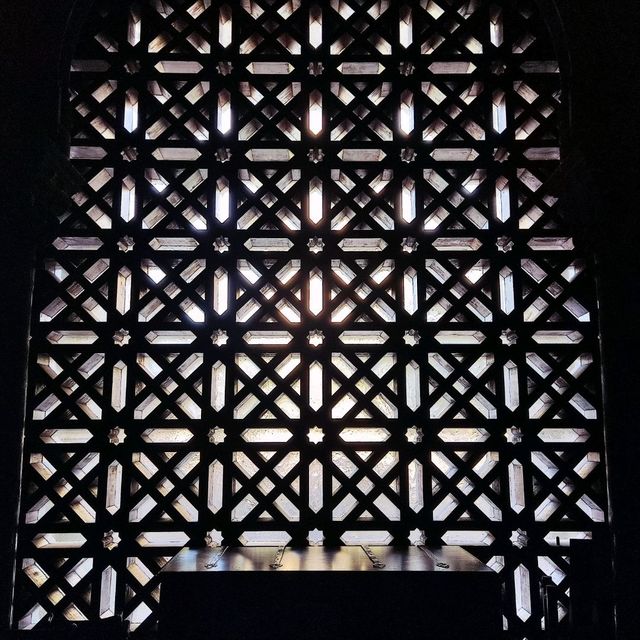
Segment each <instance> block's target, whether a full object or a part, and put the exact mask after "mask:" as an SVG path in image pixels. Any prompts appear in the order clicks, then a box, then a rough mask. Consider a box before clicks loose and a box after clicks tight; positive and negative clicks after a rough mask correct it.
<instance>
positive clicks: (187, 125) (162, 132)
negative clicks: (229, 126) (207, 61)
mask: <svg viewBox="0 0 640 640" xmlns="http://www.w3.org/2000/svg"><path fill="white" fill-rule="evenodd" d="M209 91H210V83H209V81H206V80H205V81H201V80H199V79H194V80H190V81H188V82H185V81H183V80H180V81H176V80H171V79H168V78H165V77H162V76H159V77H158V78H157V79H155V80H149V81H148V82H147V85H146V90H145V96H146V108H145V111H144V114H145V117H144V121H143V122H142V123H141V126H143V127H144V129H145V137H146V139H147V140H153V141H154V142H155V143H156V144H161V143H164V142H170V141H176V140H182V141H189V142H191V144H194V143H197V142H199V141H203V140H208V139H209V128H210V112H209V108H210V105H209V102H210V100H211V95H210V93H209ZM140 93H141V91H140Z"/></svg>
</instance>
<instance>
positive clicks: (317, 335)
mask: <svg viewBox="0 0 640 640" xmlns="http://www.w3.org/2000/svg"><path fill="white" fill-rule="evenodd" d="M307 340H308V341H309V344H310V345H312V346H314V347H317V346H318V345H320V344H322V343H323V342H324V333H322V331H320V329H312V330H311V331H309V333H308V334H307Z"/></svg>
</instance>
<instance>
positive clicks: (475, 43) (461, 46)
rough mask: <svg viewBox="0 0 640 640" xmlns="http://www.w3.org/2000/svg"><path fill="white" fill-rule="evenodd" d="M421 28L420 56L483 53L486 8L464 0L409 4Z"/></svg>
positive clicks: (440, 0) (419, 39)
mask: <svg viewBox="0 0 640 640" xmlns="http://www.w3.org/2000/svg"><path fill="white" fill-rule="evenodd" d="M409 4H411V6H412V10H413V11H415V12H416V18H417V22H418V24H419V25H421V28H420V30H419V33H418V37H417V40H418V42H420V43H421V49H420V51H421V53H423V54H429V53H436V54H437V55H439V56H443V57H444V56H452V55H455V54H458V55H459V54H460V52H462V53H464V54H466V55H468V54H470V53H471V54H474V53H482V51H483V45H484V43H485V41H486V34H485V30H486V22H487V17H488V16H487V13H488V12H487V7H486V6H485V5H484V4H482V3H476V2H467V1H465V0H453V1H452V0H438V1H437V2H436V1H431V2H419V3H418V2H412V3H409Z"/></svg>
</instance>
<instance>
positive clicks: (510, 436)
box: [504, 427, 524, 444]
mask: <svg viewBox="0 0 640 640" xmlns="http://www.w3.org/2000/svg"><path fill="white" fill-rule="evenodd" d="M523 436H524V434H523V433H522V431H521V430H520V428H519V427H511V428H510V429H507V430H506V431H505V432H504V437H505V438H506V439H507V442H508V443H510V444H520V443H521V442H522V438H523Z"/></svg>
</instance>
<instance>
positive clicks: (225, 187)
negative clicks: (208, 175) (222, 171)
mask: <svg viewBox="0 0 640 640" xmlns="http://www.w3.org/2000/svg"><path fill="white" fill-rule="evenodd" d="M228 219H229V182H228V180H227V179H226V178H219V179H218V181H217V182H216V220H218V221H219V222H225V221H226V220H228Z"/></svg>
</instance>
